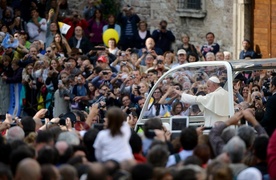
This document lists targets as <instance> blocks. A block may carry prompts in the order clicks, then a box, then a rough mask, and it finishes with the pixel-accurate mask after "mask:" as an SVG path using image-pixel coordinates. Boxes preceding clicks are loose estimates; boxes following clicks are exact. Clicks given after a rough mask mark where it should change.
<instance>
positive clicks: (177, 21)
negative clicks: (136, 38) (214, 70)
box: [69, 0, 234, 52]
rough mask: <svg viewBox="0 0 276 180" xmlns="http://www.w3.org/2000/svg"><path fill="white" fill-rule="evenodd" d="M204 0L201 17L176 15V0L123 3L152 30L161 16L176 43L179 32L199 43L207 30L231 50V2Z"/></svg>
mask: <svg viewBox="0 0 276 180" xmlns="http://www.w3.org/2000/svg"><path fill="white" fill-rule="evenodd" d="M69 1H70V2H71V3H70V8H73V9H80V10H82V9H83V7H84V5H85V2H86V1H85V0H84V1H79V0H69ZM202 1H205V6H206V11H207V13H206V16H205V17H204V18H191V17H179V16H178V15H177V13H176V8H177V0H124V1H122V4H129V5H131V6H132V7H134V10H135V12H136V13H137V14H138V15H139V16H140V18H141V19H142V20H146V21H147V22H148V24H149V28H150V30H151V32H152V31H153V30H154V29H156V28H158V24H159V22H160V21H161V20H162V19H164V20H166V21H167V22H168V29H170V30H172V32H173V33H174V34H175V36H176V38H177V41H176V44H180V43H181V33H184V32H185V33H187V34H189V35H190V41H191V43H193V44H195V45H196V46H201V45H202V44H203V43H205V34H206V33H207V32H209V31H211V32H213V33H214V34H215V36H216V39H215V41H217V42H218V43H219V44H220V45H221V50H223V51H224V50H228V51H230V52H233V51H234V48H233V37H232V35H233V28H232V27H233V2H232V1H229V0H202Z"/></svg>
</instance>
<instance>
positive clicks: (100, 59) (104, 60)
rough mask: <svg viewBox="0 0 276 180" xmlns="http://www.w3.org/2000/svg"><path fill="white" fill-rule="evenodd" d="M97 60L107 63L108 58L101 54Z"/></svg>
mask: <svg viewBox="0 0 276 180" xmlns="http://www.w3.org/2000/svg"><path fill="white" fill-rule="evenodd" d="M97 61H100V62H103V63H107V58H106V57H105V56H100V57H99V58H98V60H97Z"/></svg>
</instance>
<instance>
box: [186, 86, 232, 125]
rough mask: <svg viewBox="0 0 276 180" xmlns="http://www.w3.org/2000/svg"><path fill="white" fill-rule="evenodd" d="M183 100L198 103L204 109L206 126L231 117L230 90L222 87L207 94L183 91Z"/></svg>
mask: <svg viewBox="0 0 276 180" xmlns="http://www.w3.org/2000/svg"><path fill="white" fill-rule="evenodd" d="M181 101H182V102H184V103H188V104H198V105H199V108H200V110H201V111H204V117H205V124H204V125H205V126H213V125H214V123H215V122H216V121H226V120H227V119H228V118H229V115H230V114H229V99H228V92H227V91H226V90H224V89H223V88H222V87H219V88H217V89H216V90H215V91H214V92H211V93H209V94H207V95H206V96H193V95H190V94H186V93H183V94H182V95H181Z"/></svg>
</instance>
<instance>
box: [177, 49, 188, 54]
mask: <svg viewBox="0 0 276 180" xmlns="http://www.w3.org/2000/svg"><path fill="white" fill-rule="evenodd" d="M179 54H186V51H185V50H184V49H179V50H178V51H177V55H179Z"/></svg>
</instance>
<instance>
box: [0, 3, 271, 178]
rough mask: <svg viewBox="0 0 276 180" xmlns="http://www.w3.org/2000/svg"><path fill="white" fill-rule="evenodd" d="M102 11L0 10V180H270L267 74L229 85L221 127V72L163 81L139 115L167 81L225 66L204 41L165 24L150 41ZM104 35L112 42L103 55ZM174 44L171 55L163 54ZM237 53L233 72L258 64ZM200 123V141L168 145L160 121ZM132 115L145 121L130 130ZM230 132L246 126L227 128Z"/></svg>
mask: <svg viewBox="0 0 276 180" xmlns="http://www.w3.org/2000/svg"><path fill="white" fill-rule="evenodd" d="M104 8H105V6H104V4H103V3H101V1H99V0H89V1H88V2H87V6H86V7H85V9H84V10H83V12H82V13H80V12H78V11H74V10H70V9H69V8H68V3H67V0H41V1H33V0H32V1H24V0H22V1H7V0H1V2H0V19H1V21H0V22H1V23H0V27H1V28H0V30H1V32H0V40H1V41H2V42H1V47H0V54H1V58H0V73H1V78H0V114H2V115H1V119H2V121H1V124H0V132H1V134H2V136H1V138H0V177H1V178H3V179H5V178H6V179H18V180H19V179H61V178H62V179H66V180H67V179H68V180H70V179H99V180H104V179H133V180H135V179H137V180H138V179H139V180H140V179H155V180H165V179H166V180H169V179H199V180H201V179H216V180H220V179H229V180H230V179H239V180H247V179H252V180H253V179H266V180H267V179H276V174H275V172H274V171H273V170H274V168H276V167H275V166H276V161H275V156H276V147H275V145H274V144H275V143H274V142H275V141H276V133H273V132H274V130H275V128H276V124H275V123H274V121H273V118H274V117H275V116H274V112H275V113H276V109H275V107H276V106H274V104H275V103H274V101H275V100H274V98H273V97H274V94H275V92H276V78H273V77H274V76H275V72H274V71H273V70H269V71H261V70H258V71H245V72H241V73H240V74H238V76H237V77H236V79H235V80H234V82H233V84H234V86H233V90H234V103H235V110H236V111H237V112H236V113H235V114H234V115H233V116H232V117H230V118H228V117H229V116H228V115H229V112H226V111H225V109H227V110H228V108H227V107H228V106H230V105H229V103H228V99H227V98H225V97H228V96H227V95H225V94H227V91H226V90H224V89H223V88H221V87H220V86H223V84H224V83H225V82H226V81H227V76H226V75H227V72H226V69H225V67H223V66H218V67H215V66H212V67H210V66H209V67H204V68H183V69H180V70H179V71H176V72H174V73H171V74H170V75H168V76H167V77H166V78H165V79H164V80H163V81H162V82H161V83H159V84H158V87H157V88H156V89H155V90H154V92H153V95H152V97H151V99H150V102H149V104H148V105H146V106H147V107H145V112H144V114H141V110H142V108H143V107H144V103H145V100H146V98H147V96H148V93H149V92H150V90H151V89H152V87H153V86H154V85H155V84H156V82H157V81H158V79H159V78H160V77H161V76H162V75H163V74H164V73H166V72H167V71H168V70H170V69H172V68H175V67H178V66H179V65H182V64H186V63H192V62H196V61H216V60H219V61H224V60H225V61H230V60H232V57H231V53H230V52H228V51H224V52H222V51H221V47H220V45H219V44H218V43H216V42H215V34H214V33H212V32H208V33H206V41H207V42H206V44H203V45H202V46H201V47H198V46H195V45H193V44H191V43H190V37H189V35H188V34H187V33H183V34H182V35H181V37H175V35H174V33H173V32H172V31H170V30H168V29H167V26H168V23H167V21H165V20H161V21H160V23H159V28H158V29H156V30H154V31H153V32H150V31H149V30H148V24H147V22H146V21H142V20H141V19H140V17H139V16H138V15H137V14H136V13H135V12H134V9H133V8H132V7H131V6H125V7H123V8H122V12H120V13H119V14H118V15H115V14H104V13H103V12H106V11H104ZM61 22H62V23H64V24H66V25H69V27H70V28H69V29H67V31H66V32H63V31H62V32H61V29H60V28H61V27H60V26H62V23H61ZM108 29H114V30H116V32H117V33H118V35H119V41H117V39H116V38H115V37H114V38H110V39H109V40H108V42H107V43H106V44H105V42H104V41H103V34H104V32H105V31H106V30H108ZM176 39H181V41H182V44H181V45H179V46H174V42H175V40H176ZM242 45H243V50H242V51H241V53H240V56H239V57H240V60H241V61H246V59H254V58H259V57H260V55H259V54H256V53H255V52H254V50H253V49H252V48H251V47H250V46H251V44H250V41H249V40H247V39H245V40H244V41H243V42H242ZM215 94H216V95H215ZM217 94H220V95H221V96H218V95H217ZM212 96H214V97H215V96H216V99H214V98H213V99H212V100H210V99H209V98H211V97H212ZM202 105H203V106H204V108H202ZM208 113H209V115H210V114H211V115H210V116H208ZM203 114H204V115H205V117H206V118H207V120H206V122H205V125H206V123H207V122H208V124H207V126H213V128H212V129H211V131H210V133H209V135H206V134H203V127H199V128H197V129H195V128H194V127H187V128H184V129H183V130H182V131H181V134H180V135H179V137H174V136H172V134H171V132H170V131H169V129H167V127H166V126H164V125H163V123H162V120H161V118H162V117H171V116H193V115H197V116H198V115H203ZM214 114H216V116H214ZM139 116H143V117H145V118H147V119H148V120H147V121H146V122H145V124H144V125H143V128H142V129H139V130H141V131H139V130H138V131H135V130H134V128H135V126H136V123H137V119H138V118H139ZM214 117H215V118H214ZM220 117H222V118H220ZM208 118H209V119H208ZM220 120H222V121H220ZM240 121H241V122H243V123H245V122H246V123H245V124H248V125H241V126H239V128H237V129H235V128H233V126H232V125H236V124H237V123H238V122H240ZM256 132H257V133H256ZM1 178H0V179H1Z"/></svg>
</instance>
